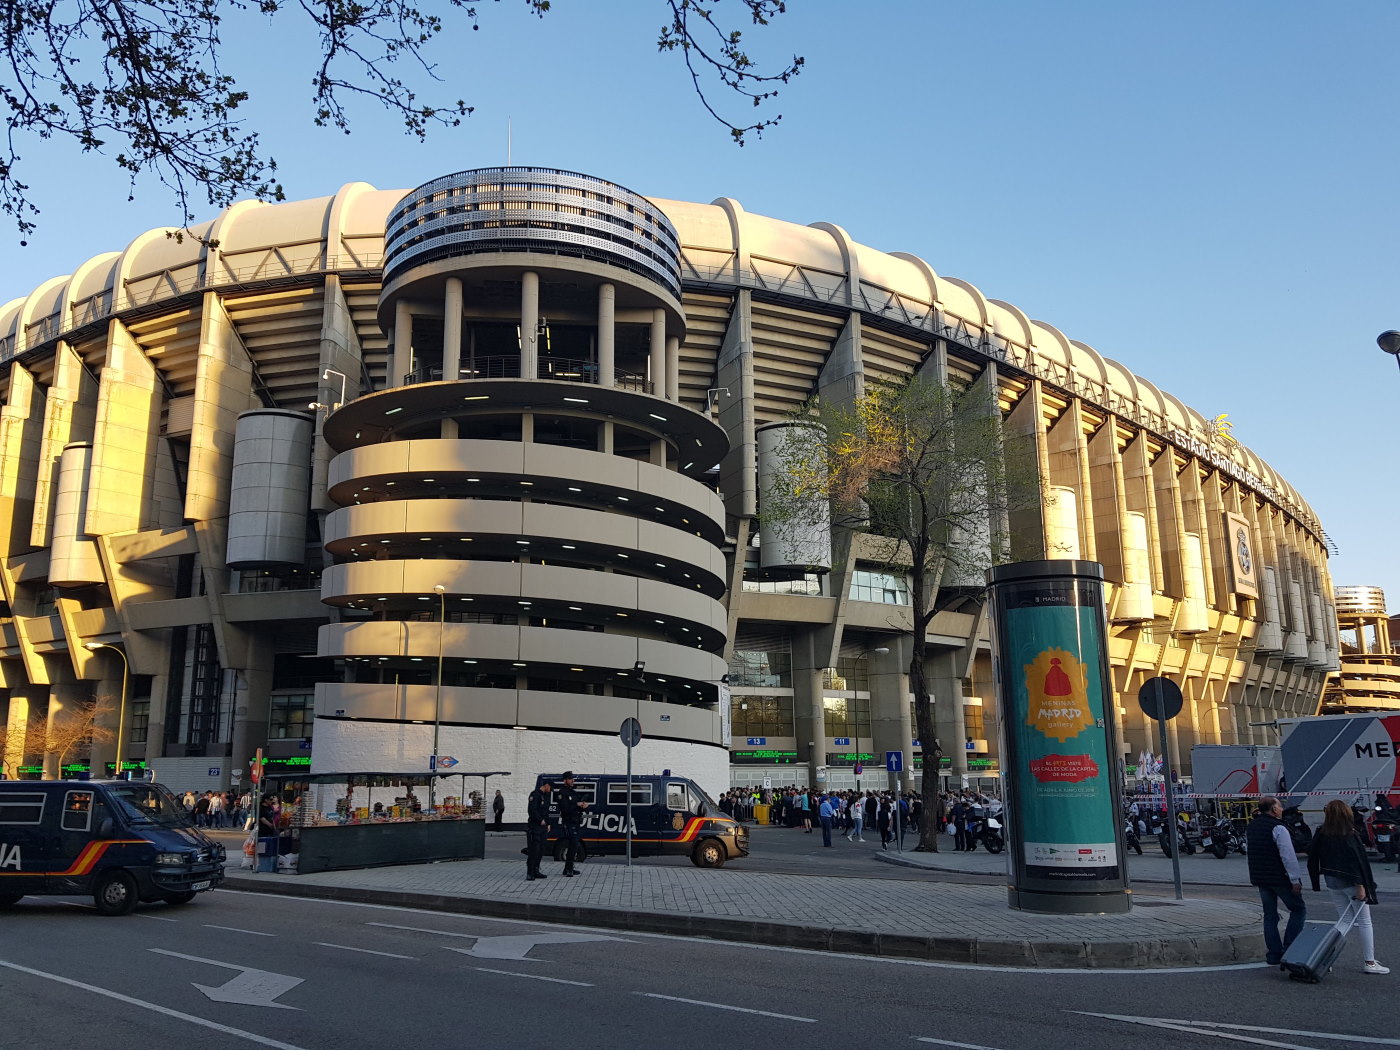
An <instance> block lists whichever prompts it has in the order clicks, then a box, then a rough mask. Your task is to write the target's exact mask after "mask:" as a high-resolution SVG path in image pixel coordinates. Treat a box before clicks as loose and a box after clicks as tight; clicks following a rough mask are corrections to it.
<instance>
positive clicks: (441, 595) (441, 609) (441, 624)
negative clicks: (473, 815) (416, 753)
mask: <svg viewBox="0 0 1400 1050" xmlns="http://www.w3.org/2000/svg"><path fill="white" fill-rule="evenodd" d="M433 590H434V591H436V592H437V596H438V668H437V691H436V692H437V696H436V697H435V699H434V702H433V761H432V763H431V765H430V769H431V771H432V772H434V773H436V772H437V768H438V739H439V737H440V736H441V734H442V634H443V631H444V630H446V628H447V588H446V587H444V586H443V585H442V584H440V583H435V584H433ZM436 788H437V778H436V777H434V778H433V780H432V782H431V783H429V785H428V805H430V806H432V805H433V803H434V794H435V789H436Z"/></svg>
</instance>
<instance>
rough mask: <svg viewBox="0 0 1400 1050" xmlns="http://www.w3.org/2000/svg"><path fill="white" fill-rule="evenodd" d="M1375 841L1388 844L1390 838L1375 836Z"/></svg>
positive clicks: (1387, 836)
mask: <svg viewBox="0 0 1400 1050" xmlns="http://www.w3.org/2000/svg"><path fill="white" fill-rule="evenodd" d="M1376 841H1377V842H1389V841H1390V836H1389V835H1377V836H1376Z"/></svg>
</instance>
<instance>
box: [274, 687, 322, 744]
mask: <svg viewBox="0 0 1400 1050" xmlns="http://www.w3.org/2000/svg"><path fill="white" fill-rule="evenodd" d="M315 718H316V694H315V693H293V694H291V695H278V694H274V695H273V697H272V713H271V715H270V717H269V721H268V734H267V735H268V738H269V739H271V740H296V739H306V738H308V737H310V736H311V727H312V723H313V722H314V721H315Z"/></svg>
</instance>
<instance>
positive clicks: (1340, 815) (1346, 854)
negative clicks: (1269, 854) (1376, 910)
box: [1308, 799, 1390, 974]
mask: <svg viewBox="0 0 1400 1050" xmlns="http://www.w3.org/2000/svg"><path fill="white" fill-rule="evenodd" d="M1322 814H1323V816H1322V827H1320V828H1318V830H1317V834H1316V835H1314V836H1313V840H1312V846H1311V847H1310V848H1309V850H1308V874H1309V875H1310V876H1311V877H1312V888H1313V889H1314V890H1315V891H1316V890H1318V889H1319V886H1318V876H1319V875H1321V877H1322V878H1323V879H1325V880H1326V881H1327V889H1328V891H1329V892H1330V893H1331V894H1332V899H1333V900H1334V901H1336V903H1337V914H1338V916H1339V917H1342V916H1345V915H1347V914H1348V909H1353V910H1355V911H1356V912H1358V913H1359V914H1358V915H1357V917H1356V921H1355V923H1354V928H1355V929H1356V931H1357V936H1359V937H1360V938H1361V955H1362V958H1363V959H1364V960H1365V964H1364V965H1363V966H1362V970H1363V971H1364V972H1366V973H1374V974H1386V973H1389V972H1390V967H1388V966H1382V965H1381V964H1380V962H1379V961H1378V960H1377V959H1376V933H1375V928H1374V927H1373V926H1372V925H1371V909H1370V907H1368V905H1372V904H1375V903H1376V877H1375V875H1374V874H1372V872H1371V862H1370V861H1369V860H1367V859H1366V849H1365V847H1363V846H1362V845H1361V840H1360V839H1358V838H1357V837H1356V826H1355V824H1354V823H1353V821H1352V813H1351V807H1350V806H1348V805H1347V804H1346V803H1345V802H1343V801H1342V800H1341V799H1333V800H1332V801H1331V802H1329V803H1327V806H1326V808H1325V809H1323V811H1322ZM1354 901H1363V902H1365V903H1363V904H1361V905H1356V904H1354V903H1353V902H1354Z"/></svg>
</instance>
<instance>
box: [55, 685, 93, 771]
mask: <svg viewBox="0 0 1400 1050" xmlns="http://www.w3.org/2000/svg"><path fill="white" fill-rule="evenodd" d="M89 698H90V697H89V693H88V683H87V682H55V683H54V684H53V685H51V686H49V714H48V730H49V733H50V734H55V733H57V732H58V731H59V730H60V729H61V728H63V727H65V726H66V725H67V722H68V720H69V719H76V718H81V717H82V710H81V708H82V704H83V702H84V701H86V700H88V699H89ZM79 753H80V752H79V749H78V748H77V747H73V748H70V749H69V750H68V753H67V754H66V755H63V756H62V758H61V760H60V756H59V755H58V753H57V752H53V751H45V752H44V779H45V780H58V779H60V778H61V777H62V773H61V772H60V771H59V766H60V765H62V764H63V763H64V762H72V761H73V760H74V759H75V758H77V756H78V755H79Z"/></svg>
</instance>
